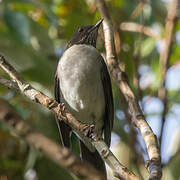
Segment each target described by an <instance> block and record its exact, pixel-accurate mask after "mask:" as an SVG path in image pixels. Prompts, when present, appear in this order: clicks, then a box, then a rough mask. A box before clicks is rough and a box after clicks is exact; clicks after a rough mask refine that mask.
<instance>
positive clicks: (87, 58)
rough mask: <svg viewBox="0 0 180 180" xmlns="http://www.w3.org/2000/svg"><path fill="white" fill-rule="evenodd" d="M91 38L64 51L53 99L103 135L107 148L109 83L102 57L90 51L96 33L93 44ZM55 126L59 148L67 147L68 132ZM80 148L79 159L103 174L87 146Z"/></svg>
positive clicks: (110, 120) (111, 113)
mask: <svg viewBox="0 0 180 180" xmlns="http://www.w3.org/2000/svg"><path fill="white" fill-rule="evenodd" d="M98 26H99V25H98ZM92 27H93V26H92ZM88 28H91V27H90V26H88ZM88 28H87V29H88ZM91 32H92V31H91ZM92 35H93V34H92V33H91V36H92ZM82 36H83V35H82ZM74 38H75V39H78V38H76V37H74ZM91 38H92V37H91ZM91 38H90V37H88V38H87V39H86V43H82V42H81V43H74V44H72V42H73V41H70V43H69V44H70V45H69V46H68V49H67V50H66V51H65V52H64V54H63V55H62V57H61V59H60V61H59V63H58V67H57V71H56V75H55V98H56V100H57V101H58V102H59V103H60V102H64V103H65V106H66V108H67V110H68V111H69V112H70V113H72V114H73V116H74V117H75V118H76V119H77V120H78V121H81V122H82V123H85V124H93V125H95V132H96V133H97V134H99V135H103V134H104V140H105V142H106V143H107V145H108V146H109V145H110V140H111V130H112V126H113V116H114V107H113V97H112V88H111V81H110V77H109V73H108V70H107V67H106V64H105V62H104V59H103V57H102V56H101V55H100V53H99V52H98V51H97V49H96V48H95V47H93V46H95V44H96V43H95V44H94V42H96V38H97V31H96V34H95V36H94V38H95V40H92V39H91ZM72 39H73V38H72ZM84 39H85V38H84ZM89 39H91V41H89ZM75 42H79V40H76V41H75ZM88 42H90V44H88ZM91 43H93V44H91ZM57 123H58V127H59V131H60V135H61V140H62V142H63V144H64V145H65V146H67V147H70V144H71V143H70V135H71V128H70V127H69V126H68V125H66V124H65V123H64V122H62V121H57ZM80 147H81V156H82V158H83V159H85V160H87V161H89V162H90V163H92V164H93V165H94V166H95V167H96V168H98V169H99V170H101V171H105V166H104V162H103V161H102V159H101V157H100V156H99V154H98V152H97V151H95V148H94V147H93V146H91V145H90V144H87V143H85V145H84V144H83V142H81V141H80Z"/></svg>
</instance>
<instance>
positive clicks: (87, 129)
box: [82, 124, 95, 139]
mask: <svg viewBox="0 0 180 180" xmlns="http://www.w3.org/2000/svg"><path fill="white" fill-rule="evenodd" d="M94 128H95V125H94V124H90V125H89V124H84V125H83V127H82V132H83V133H84V135H85V136H86V137H89V138H92V139H93V138H94V137H95V135H94Z"/></svg>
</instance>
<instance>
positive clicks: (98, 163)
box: [80, 141, 107, 177]
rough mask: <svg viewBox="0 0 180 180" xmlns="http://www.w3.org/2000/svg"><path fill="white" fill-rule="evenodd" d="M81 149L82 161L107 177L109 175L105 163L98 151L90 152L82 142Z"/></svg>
mask: <svg viewBox="0 0 180 180" xmlns="http://www.w3.org/2000/svg"><path fill="white" fill-rule="evenodd" d="M80 149H81V157H82V160H83V161H87V162H89V163H90V164H91V165H92V166H93V167H94V168H95V169H97V170H99V171H100V172H102V173H103V174H104V175H105V177H106V176H107V174H106V167H105V163H104V161H103V160H102V158H101V156H100V155H99V153H98V152H97V150H96V151H95V152H91V151H89V149H88V148H87V147H86V146H85V145H84V143H83V142H82V141H80Z"/></svg>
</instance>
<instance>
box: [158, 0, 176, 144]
mask: <svg viewBox="0 0 180 180" xmlns="http://www.w3.org/2000/svg"><path fill="white" fill-rule="evenodd" d="M177 9H178V0H172V1H171V4H170V7H169V10H168V14H167V18H166V25H165V38H164V40H163V42H164V47H163V48H162V49H161V51H160V60H159V67H160V72H161V85H160V88H159V90H158V96H159V98H160V99H161V101H162V102H163V104H164V110H163V112H162V126H161V132H160V139H159V141H160V144H161V142H162V136H163V132H164V124H165V121H166V114H167V112H168V99H167V89H166V86H165V80H166V73H167V70H168V66H169V58H170V50H171V45H172V37H173V30H174V25H175V21H176V15H177Z"/></svg>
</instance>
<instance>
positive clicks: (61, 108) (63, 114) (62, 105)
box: [58, 103, 66, 119]
mask: <svg viewBox="0 0 180 180" xmlns="http://www.w3.org/2000/svg"><path fill="white" fill-rule="evenodd" d="M58 106H59V108H60V110H59V112H58V114H60V116H61V117H62V118H63V119H66V115H65V113H66V107H65V104H64V103H60V104H58Z"/></svg>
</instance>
